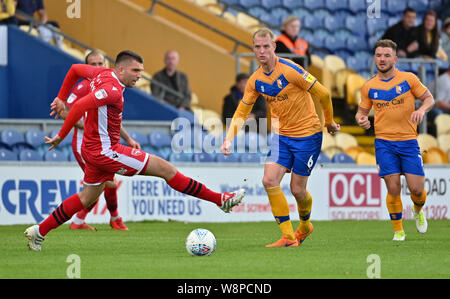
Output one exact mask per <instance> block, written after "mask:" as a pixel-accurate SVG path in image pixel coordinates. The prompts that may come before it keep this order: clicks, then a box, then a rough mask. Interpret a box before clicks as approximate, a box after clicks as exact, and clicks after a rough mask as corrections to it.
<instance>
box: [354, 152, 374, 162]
mask: <svg viewBox="0 0 450 299" xmlns="http://www.w3.org/2000/svg"><path fill="white" fill-rule="evenodd" d="M355 161H356V164H360V165H376V164H377V159H376V158H375V156H374V155H372V154H369V153H366V152H362V153H359V154H358V155H357V156H356V160H355Z"/></svg>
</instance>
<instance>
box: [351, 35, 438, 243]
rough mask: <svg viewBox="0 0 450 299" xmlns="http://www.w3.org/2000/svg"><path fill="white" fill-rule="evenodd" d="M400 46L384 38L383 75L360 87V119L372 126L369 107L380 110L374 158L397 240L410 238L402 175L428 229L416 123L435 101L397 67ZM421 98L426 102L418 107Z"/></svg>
mask: <svg viewBox="0 0 450 299" xmlns="http://www.w3.org/2000/svg"><path fill="white" fill-rule="evenodd" d="M396 52H397V45H396V44H395V42H393V41H391V40H380V41H378V42H377V44H376V45H375V55H374V61H375V64H376V67H377V70H378V74H377V75H376V76H375V77H373V78H372V79H370V80H369V81H367V82H366V83H365V84H364V86H363V87H362V89H361V98H362V99H361V103H360V104H359V108H358V112H357V113H356V116H355V118H356V121H357V122H358V124H359V125H360V126H361V127H362V128H364V129H366V130H367V129H369V128H370V126H371V124H370V121H369V118H368V115H369V112H370V109H371V108H372V107H373V108H374V110H375V121H374V127H375V156H376V159H377V165H378V169H379V173H378V175H379V176H380V177H382V178H383V179H384V181H385V183H386V187H387V191H388V195H387V198H386V205H387V208H388V210H389V216H390V218H391V221H392V225H393V227H394V238H393V240H394V241H403V240H405V236H406V234H405V232H404V230H403V225H402V213H403V205H402V200H401V197H400V192H401V183H400V175H404V176H405V178H406V183H407V184H408V188H409V190H410V191H411V199H412V201H413V203H414V207H413V214H414V217H415V218H416V227H417V230H418V231H419V232H420V233H425V232H426V231H427V227H428V226H427V221H426V218H425V215H424V213H423V211H422V206H423V205H424V204H425V200H426V198H427V191H426V190H425V187H424V186H425V174H424V171H423V162H422V157H421V155H420V148H419V145H418V142H417V125H418V124H419V123H421V122H422V120H423V116H424V115H425V113H427V112H428V111H430V110H431V108H432V107H433V105H434V99H433V95H432V94H431V92H430V91H429V90H428V89H427V87H425V86H424V85H423V84H422V83H421V82H420V80H419V78H417V76H416V75H414V74H413V73H410V72H403V71H401V70H399V69H397V68H396V67H395V64H396V63H397V53H396ZM416 98H418V99H420V100H421V101H422V104H421V106H420V107H419V108H418V109H417V110H416V107H415V100H416Z"/></svg>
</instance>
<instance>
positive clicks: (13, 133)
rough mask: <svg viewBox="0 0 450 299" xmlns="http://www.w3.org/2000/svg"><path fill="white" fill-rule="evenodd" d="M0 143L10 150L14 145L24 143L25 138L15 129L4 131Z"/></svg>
mask: <svg viewBox="0 0 450 299" xmlns="http://www.w3.org/2000/svg"><path fill="white" fill-rule="evenodd" d="M0 142H1V143H3V144H5V145H7V146H8V147H10V148H11V149H12V148H13V146H14V145H17V144H23V143H25V138H24V136H23V134H22V133H20V132H18V131H17V130H15V129H5V130H3V131H2V132H1V135H0Z"/></svg>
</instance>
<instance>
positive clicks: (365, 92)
mask: <svg viewBox="0 0 450 299" xmlns="http://www.w3.org/2000/svg"><path fill="white" fill-rule="evenodd" d="M372 105H373V102H372V100H371V99H369V87H368V86H367V83H366V84H364V85H363V87H362V88H361V103H359V107H361V108H364V109H367V110H370V109H371V108H372Z"/></svg>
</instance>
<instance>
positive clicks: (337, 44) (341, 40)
mask: <svg viewBox="0 0 450 299" xmlns="http://www.w3.org/2000/svg"><path fill="white" fill-rule="evenodd" d="M346 42H347V41H346V38H345V37H342V36H337V35H336V36H330V37H329V38H328V39H327V40H326V42H325V47H326V48H327V49H328V50H329V51H330V52H331V53H336V52H337V51H339V50H346V49H347V45H346Z"/></svg>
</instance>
